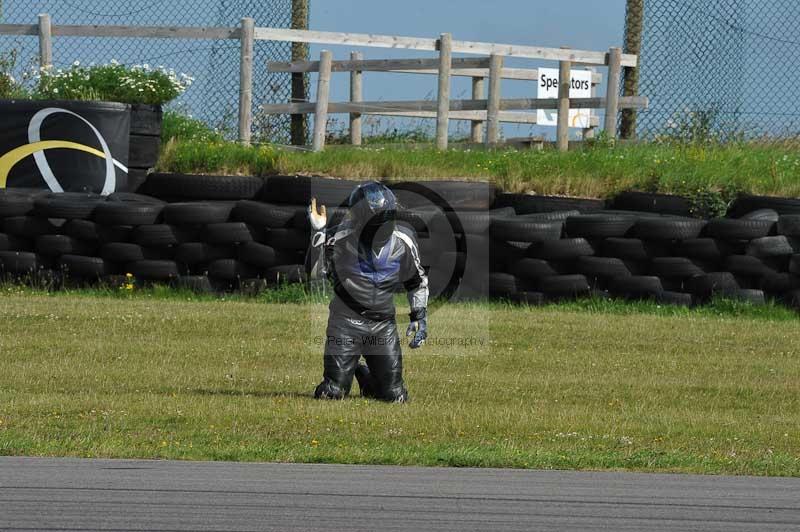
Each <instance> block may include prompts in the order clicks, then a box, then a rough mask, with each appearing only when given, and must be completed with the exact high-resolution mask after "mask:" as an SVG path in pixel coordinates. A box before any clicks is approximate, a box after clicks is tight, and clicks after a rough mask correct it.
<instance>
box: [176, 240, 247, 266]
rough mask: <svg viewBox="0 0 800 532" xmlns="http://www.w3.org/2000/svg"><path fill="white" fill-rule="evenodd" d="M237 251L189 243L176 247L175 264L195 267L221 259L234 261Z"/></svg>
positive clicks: (224, 247) (223, 247)
mask: <svg viewBox="0 0 800 532" xmlns="http://www.w3.org/2000/svg"><path fill="white" fill-rule="evenodd" d="M235 256H236V249H235V248H233V247H230V246H213V245H210V244H206V243H203V242H187V243H184V244H179V245H177V246H175V262H177V263H178V264H186V265H189V266H194V265H197V264H203V263H209V262H213V261H215V260H219V259H232V258H234V257H235Z"/></svg>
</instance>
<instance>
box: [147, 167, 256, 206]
mask: <svg viewBox="0 0 800 532" xmlns="http://www.w3.org/2000/svg"><path fill="white" fill-rule="evenodd" d="M143 188H144V192H145V193H146V194H147V195H150V196H155V197H157V198H162V199H163V198H166V199H171V200H208V201H226V200H232V201H237V200H243V199H253V198H256V197H258V196H259V195H260V194H261V191H262V189H263V188H264V180H263V179H262V178H260V177H250V176H214V175H191V174H159V173H154V174H150V175H149V176H147V181H146V182H145V184H144V185H143Z"/></svg>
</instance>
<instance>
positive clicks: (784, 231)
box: [778, 214, 800, 237]
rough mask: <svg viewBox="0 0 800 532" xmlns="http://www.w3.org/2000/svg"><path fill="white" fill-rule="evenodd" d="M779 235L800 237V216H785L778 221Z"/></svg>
mask: <svg viewBox="0 0 800 532" xmlns="http://www.w3.org/2000/svg"><path fill="white" fill-rule="evenodd" d="M778 234H779V235H783V236H789V237H800V214H785V215H783V216H781V217H780V218H779V219H778Z"/></svg>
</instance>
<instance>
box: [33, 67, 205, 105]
mask: <svg viewBox="0 0 800 532" xmlns="http://www.w3.org/2000/svg"><path fill="white" fill-rule="evenodd" d="M192 81H193V79H192V78H191V77H189V76H187V75H186V74H176V73H175V71H174V70H166V69H165V68H163V67H159V68H158V69H153V68H151V67H150V66H149V65H146V64H145V65H135V66H132V67H128V66H125V65H122V64H119V63H117V62H116V61H112V62H111V63H110V64H108V65H97V66H95V65H92V66H89V67H84V66H81V64H80V63H79V62H78V61H75V63H73V64H72V66H71V67H70V68H68V69H66V70H62V69H58V70H53V69H43V70H41V72H40V74H39V77H38V83H37V84H36V88H35V90H34V95H35V96H36V97H38V98H43V99H52V100H104V101H113V102H122V103H144V104H164V103H167V102H169V101H171V100H174V99H175V98H177V97H178V96H180V95H181V94H182V93H183V92H184V91H185V90H186V89H187V88H188V87H189V85H191V83H192Z"/></svg>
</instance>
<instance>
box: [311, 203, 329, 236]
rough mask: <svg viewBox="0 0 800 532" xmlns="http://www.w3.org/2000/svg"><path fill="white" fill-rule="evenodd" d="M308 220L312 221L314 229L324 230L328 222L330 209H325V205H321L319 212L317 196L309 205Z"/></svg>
mask: <svg viewBox="0 0 800 532" xmlns="http://www.w3.org/2000/svg"><path fill="white" fill-rule="evenodd" d="M308 221H309V222H311V227H312V228H313V229H314V231H322V230H323V229H325V225H327V223H328V211H327V210H326V209H325V205H320V209H319V212H317V198H311V205H309V206H308Z"/></svg>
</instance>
